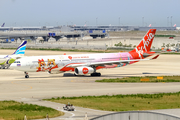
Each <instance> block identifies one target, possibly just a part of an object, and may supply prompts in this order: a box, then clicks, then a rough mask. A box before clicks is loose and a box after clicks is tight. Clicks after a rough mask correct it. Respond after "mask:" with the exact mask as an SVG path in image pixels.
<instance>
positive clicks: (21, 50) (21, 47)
mask: <svg viewBox="0 0 180 120" xmlns="http://www.w3.org/2000/svg"><path fill="white" fill-rule="evenodd" d="M26 44H27V41H23V42H22V43H21V44H20V45H19V47H18V48H17V49H16V51H15V52H14V53H13V55H24V54H25V50H26Z"/></svg>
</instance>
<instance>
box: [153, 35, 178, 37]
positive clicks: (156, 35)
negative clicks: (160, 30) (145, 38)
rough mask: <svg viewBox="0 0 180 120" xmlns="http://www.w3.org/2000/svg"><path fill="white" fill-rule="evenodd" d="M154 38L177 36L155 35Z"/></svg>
mask: <svg viewBox="0 0 180 120" xmlns="http://www.w3.org/2000/svg"><path fill="white" fill-rule="evenodd" d="M154 37H176V35H155V36H154Z"/></svg>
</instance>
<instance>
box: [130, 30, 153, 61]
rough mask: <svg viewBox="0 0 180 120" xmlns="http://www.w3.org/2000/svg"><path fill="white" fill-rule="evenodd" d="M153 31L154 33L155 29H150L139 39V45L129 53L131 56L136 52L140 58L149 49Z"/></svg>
mask: <svg viewBox="0 0 180 120" xmlns="http://www.w3.org/2000/svg"><path fill="white" fill-rule="evenodd" d="M155 33H156V29H150V30H149V31H148V32H147V33H146V35H145V36H144V37H143V39H142V40H141V41H140V43H139V45H138V46H137V47H136V48H135V49H134V50H132V51H130V52H129V53H130V54H131V55H132V56H136V55H135V54H136V53H137V54H138V56H139V58H142V55H143V54H144V53H146V52H149V51H150V49H151V45H152V42H153V39H154V35H155Z"/></svg>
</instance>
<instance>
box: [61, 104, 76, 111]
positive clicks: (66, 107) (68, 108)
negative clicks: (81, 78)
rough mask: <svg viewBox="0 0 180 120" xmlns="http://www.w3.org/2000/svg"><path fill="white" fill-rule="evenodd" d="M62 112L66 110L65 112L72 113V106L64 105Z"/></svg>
mask: <svg viewBox="0 0 180 120" xmlns="http://www.w3.org/2000/svg"><path fill="white" fill-rule="evenodd" d="M63 109H64V110H67V111H74V110H75V108H74V106H73V105H72V104H66V105H65V106H64V107H63Z"/></svg>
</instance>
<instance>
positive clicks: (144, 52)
mask: <svg viewBox="0 0 180 120" xmlns="http://www.w3.org/2000/svg"><path fill="white" fill-rule="evenodd" d="M155 32H156V29H150V30H149V31H148V32H147V34H146V35H145V36H144V38H143V39H142V40H141V42H140V43H139V45H138V46H137V47H136V48H135V49H134V50H132V51H130V52H125V53H98V54H78V55H50V56H31V57H24V58H21V59H18V60H16V61H15V62H14V63H13V64H12V65H11V67H12V68H14V69H16V70H20V71H24V73H25V78H29V75H28V72H45V71H48V72H49V73H56V74H57V73H63V72H67V71H68V72H74V75H86V74H91V76H101V73H97V72H96V71H97V70H99V69H103V68H115V67H122V66H126V65H129V64H132V63H135V62H138V61H142V60H151V59H144V58H146V57H149V56H152V55H153V54H155V52H150V48H151V44H152V41H153V39H154V35H155ZM158 56H159V55H156V56H155V57H153V58H152V59H156V58H157V57H158Z"/></svg>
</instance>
